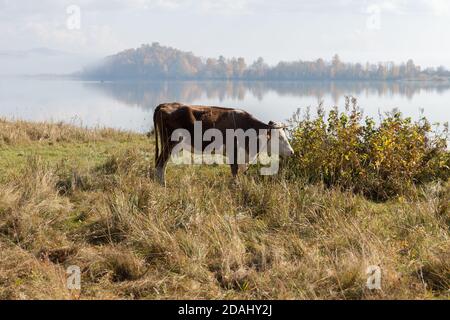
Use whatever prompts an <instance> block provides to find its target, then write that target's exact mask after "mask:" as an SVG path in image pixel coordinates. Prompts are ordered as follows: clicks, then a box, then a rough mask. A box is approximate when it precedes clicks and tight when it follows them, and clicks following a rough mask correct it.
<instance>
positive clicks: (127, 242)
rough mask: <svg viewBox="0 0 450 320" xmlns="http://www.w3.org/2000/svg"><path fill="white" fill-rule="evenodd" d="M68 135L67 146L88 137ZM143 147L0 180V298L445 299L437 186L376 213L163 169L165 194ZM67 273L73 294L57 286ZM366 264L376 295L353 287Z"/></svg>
mask: <svg viewBox="0 0 450 320" xmlns="http://www.w3.org/2000/svg"><path fill="white" fill-rule="evenodd" d="M20 126H21V127H23V128H27V130H28V129H29V130H31V131H33V130H37V131H41V130H42V131H44V132H47V131H50V132H58V130H60V129H58V125H56V127H57V128H56V129H52V128H51V125H42V124H37V125H33V124H29V123H26V124H25V123H24V124H21V125H20ZM33 126H35V129H30V128H32V127H33ZM17 130H18V131H20V129H17ZM53 130H54V131H53ZM65 130H69V131H70V130H71V128H69V127H67V128H66V129H65ZM73 130H75V132H71V133H64V136H65V137H66V138H65V139H66V140H67V139H68V138H67V137H74V138H70V139H74V140H77V141H78V139H79V138H77V137H80V136H82V137H86V138H87V139H90V138H88V137H90V135H98V133H97V132H94V133H92V132H89V131H86V132H84V133H83V130H81V129H75V128H73ZM84 131H85V130H84ZM78 132H79V133H78ZM41 134H43V133H42V132H41V133H40V134H38V135H37V136H39V135H41ZM17 135H19V133H17ZM28 135H29V134H28V133H27V134H25V136H28ZM58 135H59V133H56V134H54V135H53V137H57V136H58ZM122 135H126V134H125V133H120V132H113V133H112V136H113V137H114V138H118V139H121V138H123V136H122ZM105 137H108V139H109V137H110V135H109V134H105ZM17 139H19V138H17ZM23 139H24V138H20V140H21V141H22V140H23ZM83 139H84V138H83ZM83 139H82V140H83ZM33 141H36V139H31V138H30V142H29V143H34V142H33ZM55 143H59V142H58V141H56V140H55ZM150 144H151V141H148V142H146V143H142V144H141V145H138V146H133V147H130V148H129V149H127V150H124V151H117V152H115V151H111V153H110V155H109V157H108V159H107V160H106V161H102V162H101V163H100V164H97V165H93V166H91V167H83V168H79V167H76V166H74V165H71V164H68V163H58V164H54V165H53V164H49V163H48V162H47V161H46V159H45V158H40V157H36V156H34V157H30V158H28V159H27V165H26V166H25V168H24V169H20V170H18V171H17V173H16V175H15V178H12V177H10V178H8V179H6V181H4V182H1V184H0V298H2V299H27V298H28V299H30V298H31V299H41V298H50V299H54V298H56V299H74V298H76V299H78V298H82V299H92V298H100V299H117V298H125V299H168V298H171V299H179V298H186V299H195V298H212V299H217V298H225V299H237V298H239V299H256V298H257V299H380V298H384V299H403V298H412V299H429V298H449V291H448V290H449V279H450V256H449V253H450V241H449V240H450V239H449V227H450V212H449V203H450V184H449V183H448V182H447V183H444V182H435V183H430V184H426V185H422V186H420V187H416V188H417V190H416V192H414V193H411V194H410V195H407V196H403V197H400V198H396V199H392V200H389V201H387V202H384V203H375V202H372V201H370V200H368V199H366V198H364V197H363V196H360V195H356V194H354V193H351V192H346V191H340V190H338V189H334V188H329V187H326V186H324V185H321V184H310V183H307V182H306V181H301V180H286V179H285V178H284V177H283V175H280V176H278V177H271V178H261V177H259V176H257V175H252V174H250V175H249V176H245V177H240V178H239V179H238V181H236V182H233V181H232V179H231V177H230V174H229V172H228V168H222V167H174V166H171V167H169V170H168V187H167V188H163V187H161V186H160V185H159V184H158V183H156V182H154V180H153V174H154V172H153V169H152V163H151V160H150V159H152V158H153V157H151V155H152V151H153V149H152V147H150ZM0 181H1V180H0ZM70 265H77V266H79V267H80V268H81V270H82V289H81V292H77V291H71V290H69V289H67V287H66V285H65V281H66V274H65V270H66V268H67V267H68V266H70ZM369 265H378V266H380V267H381V269H382V289H381V290H373V291H371V290H369V289H367V288H366V286H365V283H366V279H367V275H366V273H365V271H366V268H367V267H368V266H369Z"/></svg>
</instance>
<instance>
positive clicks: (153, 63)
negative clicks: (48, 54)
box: [78, 43, 450, 81]
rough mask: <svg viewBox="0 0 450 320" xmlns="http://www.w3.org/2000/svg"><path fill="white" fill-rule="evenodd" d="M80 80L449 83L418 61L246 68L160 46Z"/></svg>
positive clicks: (118, 57)
mask: <svg viewBox="0 0 450 320" xmlns="http://www.w3.org/2000/svg"><path fill="white" fill-rule="evenodd" d="M78 75H80V76H82V77H84V78H90V79H98V80H114V79H182V80H189V79H192V80H197V79H204V80H377V81H378V80H383V81H388V80H401V79H414V80H417V79H419V80H429V79H441V78H448V77H450V72H449V71H448V70H447V69H445V68H444V67H439V68H426V69H422V68H421V67H420V66H418V65H416V64H415V63H414V61H413V60H411V59H410V60H408V61H407V62H405V63H401V64H395V63H393V62H380V63H376V64H374V63H366V64H361V63H345V62H343V61H341V59H340V57H339V56H338V55H334V56H333V58H332V59H331V61H325V60H323V59H317V60H314V61H302V60H298V61H293V62H279V63H278V64H276V65H274V66H270V65H269V64H267V63H266V62H265V61H264V59H263V58H258V59H257V60H256V61H254V62H253V63H251V64H247V62H246V61H245V59H244V58H242V57H240V58H231V59H227V58H225V57H223V56H220V57H219V58H201V57H198V56H195V55H194V54H193V53H191V52H184V51H181V50H178V49H174V48H171V47H165V46H161V45H160V44H159V43H153V44H152V45H142V46H141V47H140V48H137V49H128V50H125V51H122V52H120V53H117V54H115V55H112V56H109V57H106V58H105V59H104V60H103V61H102V62H101V63H100V64H98V65H95V66H91V67H88V68H85V69H84V70H83V71H82V72H80V73H79V74H78Z"/></svg>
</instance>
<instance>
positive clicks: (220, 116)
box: [153, 103, 294, 184]
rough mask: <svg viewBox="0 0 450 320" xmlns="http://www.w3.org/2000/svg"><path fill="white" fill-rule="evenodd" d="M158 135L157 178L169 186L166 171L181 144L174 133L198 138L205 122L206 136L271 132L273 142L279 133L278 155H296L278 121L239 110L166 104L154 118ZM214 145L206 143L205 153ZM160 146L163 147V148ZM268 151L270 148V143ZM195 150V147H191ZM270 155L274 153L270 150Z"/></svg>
mask: <svg viewBox="0 0 450 320" xmlns="http://www.w3.org/2000/svg"><path fill="white" fill-rule="evenodd" d="M153 122H154V132H155V139H156V150H155V167H156V176H157V178H158V180H159V182H160V183H162V184H165V177H164V175H165V168H166V164H167V162H168V160H169V159H170V157H171V152H172V150H173V149H174V148H175V146H177V144H179V143H180V142H179V141H172V139H171V137H172V134H173V133H174V132H175V131H176V130H179V129H183V130H185V131H186V132H189V134H190V135H191V136H194V124H195V123H196V122H197V123H199V122H201V128H202V129H201V130H202V134H203V133H204V132H206V131H207V130H208V129H216V130H219V131H220V132H221V133H222V134H223V135H225V133H226V131H227V130H228V129H233V130H237V129H242V130H244V131H247V130H249V129H253V130H255V131H259V130H267V132H269V134H268V135H267V139H268V140H270V139H271V135H270V132H274V131H273V130H276V133H277V134H276V136H277V138H278V153H279V155H280V156H281V157H288V156H291V155H293V154H294V151H293V149H292V147H291V146H290V144H289V141H288V139H287V137H286V134H285V131H284V130H285V128H284V127H283V126H282V125H280V124H277V123H275V122H269V124H266V123H264V122H261V121H259V120H258V119H256V118H255V117H253V116H252V115H251V114H249V113H248V112H246V111H243V110H239V109H230V108H222V107H215V106H196V105H184V104H180V103H165V104H161V105H159V106H157V107H156V109H155V112H154V115H153ZM210 143H211V142H208V141H202V142H201V149H202V151H203V150H204V149H205V148H206V147H207V146H208V145H209V144H210ZM159 144H160V146H159ZM267 146H269V148H268V149H270V144H268V145H267ZM191 148H192V150H194V145H193V144H192V145H191ZM269 152H270V150H269ZM230 166H231V172H232V174H233V176H236V175H237V174H238V172H239V169H240V168H242V166H241V165H239V164H238V163H236V162H234V163H231V164H230Z"/></svg>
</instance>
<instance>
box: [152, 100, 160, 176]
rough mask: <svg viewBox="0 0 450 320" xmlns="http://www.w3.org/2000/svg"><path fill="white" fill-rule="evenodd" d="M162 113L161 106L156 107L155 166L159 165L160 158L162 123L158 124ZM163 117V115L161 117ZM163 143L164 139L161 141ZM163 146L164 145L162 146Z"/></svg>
mask: <svg viewBox="0 0 450 320" xmlns="http://www.w3.org/2000/svg"><path fill="white" fill-rule="evenodd" d="M159 113H160V106H157V107H156V109H155V112H154V113H153V130H154V131H155V167H156V166H157V165H158V158H159V141H158V136H159V128H160V126H161V125H160V124H159V125H158V115H159ZM159 118H161V116H160V117H159ZM161 144H162V141H161ZM161 147H162V146H161Z"/></svg>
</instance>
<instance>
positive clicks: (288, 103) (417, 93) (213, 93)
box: [0, 78, 450, 132]
mask: <svg viewBox="0 0 450 320" xmlns="http://www.w3.org/2000/svg"><path fill="white" fill-rule="evenodd" d="M346 95H352V96H354V97H357V98H358V100H359V104H360V106H361V107H362V108H363V110H364V113H365V114H366V115H370V116H373V117H376V118H378V115H379V113H383V112H386V111H391V110H392V109H393V108H398V109H399V110H400V111H402V112H403V113H404V114H405V115H408V116H412V117H414V118H418V117H419V116H420V115H421V110H422V109H423V113H424V114H425V116H427V117H428V118H429V119H430V120H431V121H433V122H445V121H450V83H433V84H432V83H417V82H402V83H367V82H364V83H361V82H354V83H353V82H352V83H348V82H346V83H342V82H340V83H332V82H326V83H323V82H219V81H218V82H182V81H171V82H104V83H100V82H82V81H73V80H39V79H23V78H21V79H19V78H8V79H7V78H3V79H0V117H1V118H7V119H26V120H34V121H64V122H68V123H73V124H77V125H83V126H89V127H95V126H100V127H114V128H120V129H125V130H132V131H138V132H146V131H148V130H149V129H150V128H151V126H152V114H153V109H154V108H155V106H157V105H158V104H159V103H162V102H172V101H179V102H183V103H190V104H204V105H220V106H224V107H237V108H242V109H245V110H247V111H249V112H251V113H252V114H254V115H255V116H256V117H257V118H259V119H261V120H263V121H266V122H268V121H270V120H275V121H284V120H286V119H288V118H290V117H291V115H292V114H293V113H294V112H295V111H296V110H297V109H298V108H302V109H306V108H307V107H308V106H310V107H312V108H314V107H316V106H317V105H318V103H319V101H323V102H324V106H325V107H326V108H329V107H332V106H334V105H338V106H341V107H343V105H344V100H345V99H344V98H345V96H346Z"/></svg>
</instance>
